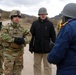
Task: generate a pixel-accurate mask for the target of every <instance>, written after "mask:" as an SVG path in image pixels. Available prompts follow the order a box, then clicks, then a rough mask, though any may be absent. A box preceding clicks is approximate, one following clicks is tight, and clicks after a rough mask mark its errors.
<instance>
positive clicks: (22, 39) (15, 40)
mask: <svg viewBox="0 0 76 75" xmlns="http://www.w3.org/2000/svg"><path fill="white" fill-rule="evenodd" d="M14 43H16V44H18V45H22V44H25V40H24V38H17V37H15V38H14Z"/></svg>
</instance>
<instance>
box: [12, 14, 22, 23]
mask: <svg viewBox="0 0 76 75" xmlns="http://www.w3.org/2000/svg"><path fill="white" fill-rule="evenodd" d="M20 18H21V17H20V16H18V15H14V16H13V19H12V21H13V22H14V23H19V22H20Z"/></svg>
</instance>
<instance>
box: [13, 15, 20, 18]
mask: <svg viewBox="0 0 76 75" xmlns="http://www.w3.org/2000/svg"><path fill="white" fill-rule="evenodd" d="M12 17H18V18H21V16H20V15H13V16H12Z"/></svg>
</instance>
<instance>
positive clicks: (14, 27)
mask: <svg viewBox="0 0 76 75" xmlns="http://www.w3.org/2000/svg"><path fill="white" fill-rule="evenodd" d="M27 33H28V32H27V30H26V29H25V28H23V27H21V26H20V24H15V23H9V24H7V25H6V26H4V27H3V28H2V30H1V33H0V41H1V42H2V45H7V44H5V43H6V42H7V43H13V42H14V37H24V39H26V35H27ZM25 41H26V40H25ZM25 45H26V42H25V44H24V46H25Z"/></svg>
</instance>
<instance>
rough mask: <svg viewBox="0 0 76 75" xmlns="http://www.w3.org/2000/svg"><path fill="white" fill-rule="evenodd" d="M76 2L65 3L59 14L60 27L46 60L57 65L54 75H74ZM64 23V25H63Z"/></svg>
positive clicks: (75, 69) (75, 72) (75, 66)
mask: <svg viewBox="0 0 76 75" xmlns="http://www.w3.org/2000/svg"><path fill="white" fill-rule="evenodd" d="M75 8H76V3H69V4H67V5H66V6H65V7H64V9H63V11H62V12H61V14H62V15H63V17H62V24H63V27H62V28H61V30H60V32H59V34H58V36H57V40H56V42H55V46H54V47H53V49H52V51H51V52H50V53H49V55H48V62H49V63H53V64H56V65H57V74H56V75H76V9H75ZM64 24H65V25H64Z"/></svg>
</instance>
